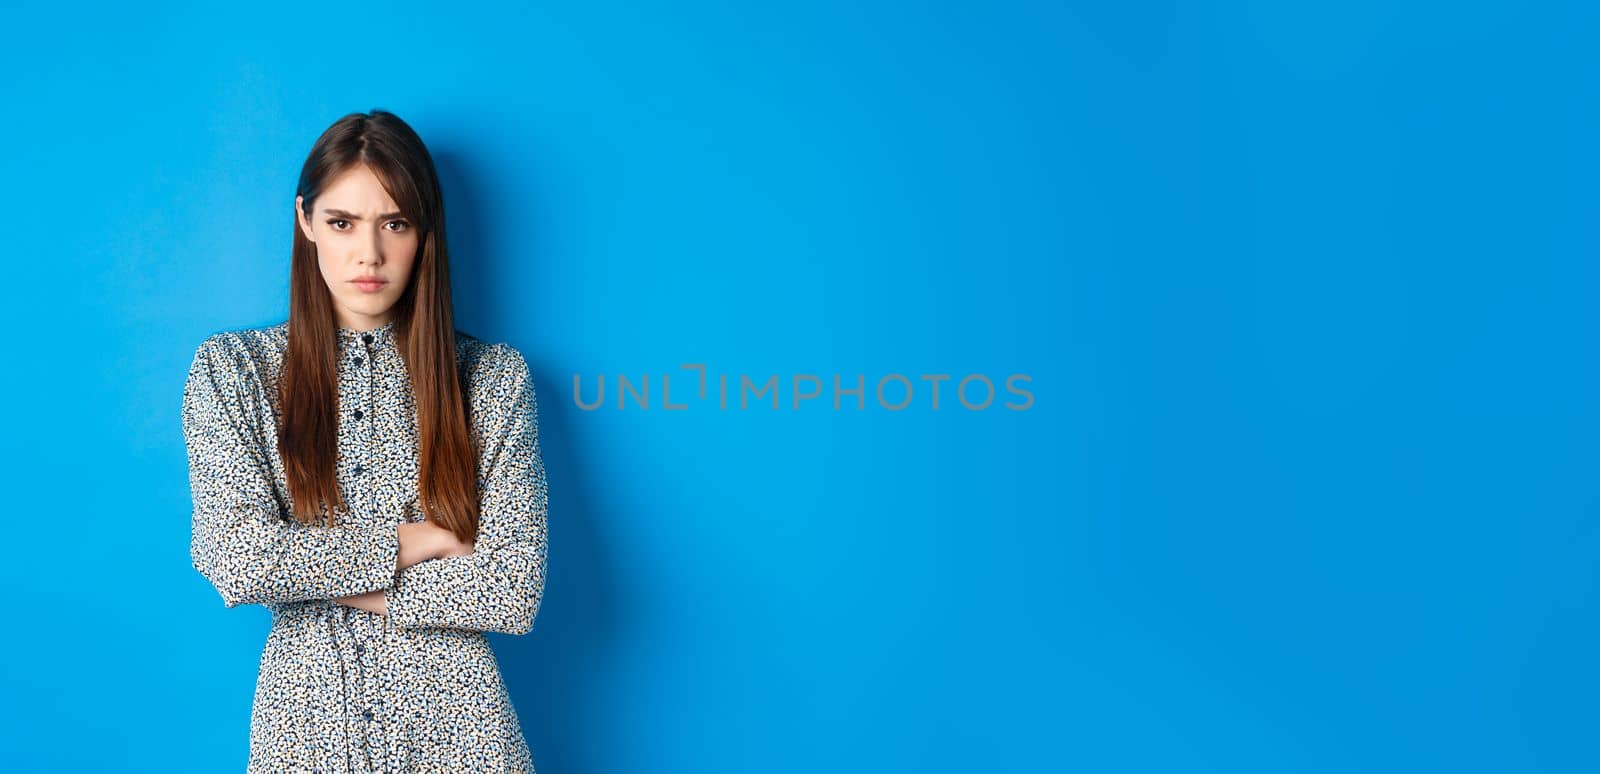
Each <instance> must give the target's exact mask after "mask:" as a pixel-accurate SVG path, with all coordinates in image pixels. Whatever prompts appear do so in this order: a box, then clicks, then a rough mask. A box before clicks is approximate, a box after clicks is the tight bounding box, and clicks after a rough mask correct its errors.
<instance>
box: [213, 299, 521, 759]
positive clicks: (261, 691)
mask: <svg viewBox="0 0 1600 774" xmlns="http://www.w3.org/2000/svg"><path fill="white" fill-rule="evenodd" d="M337 336H338V362H339V387H338V389H339V409H338V423H339V427H338V443H339V453H338V463H337V465H338V471H337V476H338V481H339V486H340V488H341V489H342V491H343V494H344V496H345V498H346V501H347V502H348V503H349V505H350V508H351V512H350V513H349V514H340V518H341V519H342V520H343V521H342V523H340V524H338V525H336V526H334V527H331V528H328V527H320V526H306V525H302V524H300V523H299V522H298V521H295V520H294V519H292V518H290V517H289V513H290V507H291V505H290V503H291V500H290V497H289V489H288V483H287V479H286V478H285V474H284V470H283V465H282V461H281V459H280V458H279V454H278V444H277V434H278V415H279V411H280V407H279V405H278V401H277V399H276V396H275V387H276V384H277V378H278V374H279V373H280V369H281V365H282V362H283V352H284V350H285V348H286V347H287V344H288V323H287V321H285V322H282V323H278V324H276V325H272V326H268V327H264V328H250V329H243V330H236V331H224V332H220V333H216V334H213V335H211V336H209V337H208V338H206V339H205V341H204V342H202V343H201V344H200V346H199V348H198V349H197V350H196V352H195V356H194V361H193V365H192V366H191V368H190V371H189V376H188V380H187V383H186V385H185V387H184V394H183V411H182V416H183V432H184V438H185V443H186V445H187V447H188V454H189V483H190V488H191V492H192V495H193V499H194V512H193V522H192V527H193V532H192V535H193V539H192V542H191V546H190V548H191V551H190V553H191V557H192V559H193V562H194V567H195V569H197V570H199V571H200V573H201V574H202V575H204V576H205V578H206V579H207V580H208V581H210V583H211V584H212V585H213V586H214V587H215V588H216V590H217V591H218V592H219V593H220V594H221V596H222V601H223V603H224V604H225V605H226V606H228V607H234V606H237V605H245V604H260V605H264V606H265V607H267V608H268V609H269V610H271V611H272V629H271V631H270V633H269V634H268V636H267V639H266V643H265V647H264V648H263V650H262V653H261V660H260V670H259V673H258V676H257V681H256V690H255V698H254V703H253V705H252V710H251V716H250V737H249V738H250V752H249V759H248V762H247V771H250V772H268V771H271V772H426V771H476V772H489V771H494V772H506V771H517V772H532V771H533V770H534V768H533V762H532V759H531V755H530V752H529V749H528V745H527V743H526V742H525V741H524V738H523V735H522V729H521V726H520V724H519V722H518V718H517V713H516V710H515V709H514V708H513V707H512V704H511V699H510V696H509V694H508V693H507V692H506V687H505V683H504V681H503V680H502V679H501V674H500V669H499V664H498V662H497V661H496V658H495V655H494V653H493V651H491V649H490V647H489V643H488V641H487V639H486V638H485V636H484V633H485V632H490V631H494V632H503V633H507V634H524V633H526V632H528V631H529V630H530V628H531V627H532V625H533V619H534V616H535V614H536V613H537V612H538V609H539V603H540V600H541V598H542V596H543V592H544V580H545V558H546V552H547V549H546V529H545V520H546V504H547V491H546V484H545V475H544V464H543V462H542V460H541V458H540V454H539V436H538V407H537V402H536V399H535V396H534V387H533V382H532V380H531V379H530V377H529V373H528V366H527V363H526V361H525V360H524V359H523V357H522V355H521V353H519V352H518V351H517V350H516V349H514V348H513V347H511V346H510V345H508V344H504V343H496V344H488V343H485V342H483V341H480V340H479V339H477V338H474V337H472V336H469V335H467V334H464V333H461V332H459V331H458V332H457V333H456V350H457V353H456V354H457V357H456V359H457V364H458V367H459V368H460V369H461V372H462V373H463V374H464V375H466V377H467V378H466V382H465V384H466V386H467V399H468V406H469V422H470V425H471V433H472V437H473V441H474V443H475V444H476V445H477V448H478V449H479V450H480V451H479V456H478V490H479V496H480V500H479V502H480V524H479V529H478V536H477V540H476V543H475V545H474V551H473V553H472V554H470V555H467V556H457V557H443V558H439V559H431V560H428V561H424V562H421V563H418V564H416V565H413V566H411V567H408V568H406V569H405V570H403V571H400V572H396V571H395V566H396V560H397V554H398V551H399V541H398V537H397V532H396V526H397V525H399V524H400V523H401V522H402V521H421V520H422V518H423V516H422V512H421V510H420V508H419V506H418V504H417V469H418V453H417V449H418V444H417V429H416V419H415V404H414V402H413V400H412V395H411V381H410V377H409V375H408V374H407V373H406V370H405V365H404V361H402V360H401V357H400V352H399V350H398V349H397V348H396V341H395V339H394V323H392V322H391V323H388V324H386V325H384V326H382V327H380V328H377V329H374V330H372V331H367V332H365V333H362V332H358V331H354V330H351V329H348V328H340V329H339V330H338V333H337ZM377 589H384V590H385V592H384V593H385V596H386V599H387V604H388V615H380V614H376V613H369V612H367V611H365V610H360V609H358V608H353V607H349V606H347V605H341V604H338V603H336V602H334V601H332V598H333V597H339V596H347V595H353V594H360V593H364V592H369V591H374V590H377Z"/></svg>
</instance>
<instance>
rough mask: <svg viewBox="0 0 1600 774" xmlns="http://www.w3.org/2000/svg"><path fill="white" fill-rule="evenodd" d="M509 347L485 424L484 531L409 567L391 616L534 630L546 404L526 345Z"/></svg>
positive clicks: (413, 623)
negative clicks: (464, 547) (464, 550)
mask: <svg viewBox="0 0 1600 774" xmlns="http://www.w3.org/2000/svg"><path fill="white" fill-rule="evenodd" d="M500 346H501V347H502V354H501V357H500V366H499V368H498V369H497V373H496V375H495V376H494V377H493V378H494V383H493V384H492V385H490V389H492V390H493V392H492V393H491V398H490V400H489V401H488V408H487V409H486V410H487V411H488V412H489V413H488V415H487V420H486V424H485V427H484V431H483V432H484V436H483V439H484V440H483V447H484V448H483V450H482V454H481V458H480V462H481V464H480V466H479V482H478V488H479V500H478V503H479V506H478V511H479V514H478V534H477V537H476V539H475V542H474V543H473V551H472V553H470V554H467V555H465V556H445V557H439V558H436V559H428V560H425V561H422V562H418V563H416V564H414V565H411V566H410V567H407V568H405V569H404V570H403V571H401V573H400V577H399V581H398V582H397V583H396V584H395V586H394V588H391V589H389V590H388V591H387V592H385V602H386V604H387V605H388V616H389V621H390V623H391V624H393V625H395V626H400V627H406V628H410V627H445V628H455V629H471V630H476V631H492V632H501V633H504V634H527V633H528V631H529V630H530V629H532V628H533V618H534V616H535V615H536V614H537V613H538V611H539V602H540V600H541V598H542V597H543V595H544V580H545V557H546V555H547V553H548V550H547V547H546V542H545V541H546V528H545V521H546V518H545V517H546V511H547V503H548V490H547V488H546V484H545V475H544V462H543V460H542V459H541V457H540V454H539V424H538V423H539V409H538V402H537V398H536V397H535V395H534V387H533V380H532V379H531V378H530V377H529V375H528V364H527V362H526V361H525V360H524V359H523V357H522V355H521V353H519V352H517V351H516V350H515V349H514V348H512V347H510V346H509V345H505V344H501V345H500Z"/></svg>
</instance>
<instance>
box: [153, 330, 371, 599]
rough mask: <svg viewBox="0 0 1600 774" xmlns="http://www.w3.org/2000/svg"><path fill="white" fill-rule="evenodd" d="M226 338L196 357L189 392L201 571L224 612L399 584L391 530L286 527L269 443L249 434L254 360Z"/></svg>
mask: <svg viewBox="0 0 1600 774" xmlns="http://www.w3.org/2000/svg"><path fill="white" fill-rule="evenodd" d="M224 336H225V334H216V335H213V336H211V337H209V338H207V339H206V340H205V341H204V342H202V343H201V344H200V346H199V348H198V349H196V350H195V355H194V362H193V364H192V365H191V366H190V368H189V377H188V381H187V382H186V383H185V385H184V389H183V411H182V416H183V436H184V443H185V445H186V446H187V448H188V454H189V489H190V494H191V496H192V498H193V502H194V512H193V518H192V521H191V527H192V535H191V539H190V544H189V554H190V558H191V560H192V561H193V563H194V567H195V569H196V570H199V571H200V574H201V575H204V576H205V578H206V580H208V581H210V582H211V585H213V586H214V587H216V589H217V591H218V593H220V594H221V595H222V601H223V604H224V605H225V606H227V607H236V606H238V605H246V604H256V603H266V602H298V601H303V600H312V599H328V598H331V597H338V596H349V595H353V594H361V593H364V592H368V591H375V590H377V589H380V588H384V587H387V586H390V585H391V584H393V582H394V578H395V567H396V563H397V559H398V554H399V551H400V540H399V533H398V531H397V530H396V529H395V526H394V525H393V524H389V525H382V524H378V525H373V526H370V527H344V526H338V525H336V526H333V527H320V526H309V525H305V524H301V523H299V522H297V521H293V520H291V519H287V518H285V516H286V514H285V513H284V512H283V508H282V506H281V505H280V504H279V500H278V498H277V497H276V496H274V493H273V487H272V480H273V479H272V473H271V470H272V468H271V467H270V465H269V464H268V459H267V456H266V455H267V452H266V450H265V449H264V446H265V444H264V443H263V442H262V441H261V440H259V438H260V437H259V435H258V434H256V433H254V432H252V429H253V428H254V427H255V423H254V422H252V421H251V416H252V413H251V409H250V408H249V407H250V405H251V404H250V403H249V402H247V399H246V397H245V396H246V395H248V394H249V392H250V391H249V390H247V389H246V388H245V385H246V384H247V379H248V375H249V374H250V373H252V371H251V370H250V369H251V366H250V364H249V362H248V353H246V352H243V351H242V350H241V349H240V348H239V346H238V345H237V344H236V343H230V342H228V341H227V340H226V339H225V338H223V337H224Z"/></svg>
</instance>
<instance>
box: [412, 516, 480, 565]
mask: <svg viewBox="0 0 1600 774" xmlns="http://www.w3.org/2000/svg"><path fill="white" fill-rule="evenodd" d="M397 529H399V530H400V557H399V560H398V562H399V565H400V566H399V569H401V570H403V569H405V568H407V567H410V566H411V565H413V564H416V563H418V562H424V561H427V560H429V559H438V558H441V557H446V556H466V555H467V554H470V553H472V546H473V544H472V543H471V542H470V541H469V542H462V541H461V540H459V539H457V538H456V535H455V533H454V532H451V531H450V530H447V529H445V528H444V527H441V526H439V525H437V524H434V523H433V522H431V521H418V522H406V523H404V524H401V525H399V526H398V527H397Z"/></svg>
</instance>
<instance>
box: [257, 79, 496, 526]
mask: <svg viewBox="0 0 1600 774" xmlns="http://www.w3.org/2000/svg"><path fill="white" fill-rule="evenodd" d="M361 164H365V165H366V166H368V167H370V168H371V169H372V171H373V173H374V174H375V175H377V177H378V180H379V181H380V182H382V183H383V187H384V189H386V190H387V191H388V192H389V195H390V196H391V197H393V199H394V200H395V203H396V204H398V205H399V208H400V211H401V212H402V213H403V214H404V216H405V217H406V218H408V219H410V220H411V221H412V222H413V223H414V224H416V228H417V229H418V233H419V237H420V238H419V240H418V247H417V256H416V260H415V261H413V263H412V268H411V277H410V279H409V280H408V281H407V282H406V289H405V292H404V293H402V294H401V296H400V298H399V300H397V301H395V317H394V340H395V344H396V346H397V347H398V348H399V352H400V356H401V358H402V359H403V360H404V361H405V365H406V371H407V373H409V374H410V377H411V387H412V395H413V396H414V398H415V405H416V410H417V416H416V419H417V443H418V454H419V457H420V458H419V460H418V482H417V486H418V499H419V501H420V502H419V505H420V506H421V508H422V511H423V513H424V514H425V515H426V516H427V518H428V520H429V521H432V522H434V523H435V524H438V525H439V526H441V527H444V528H446V529H448V530H450V531H451V532H453V533H455V535H456V537H457V538H459V539H461V540H463V541H468V540H471V539H472V538H473V537H474V536H475V535H476V534H477V529H478V497H477V479H476V471H477V467H476V460H477V453H476V450H475V449H474V447H473V444H472V438H471V434H470V433H469V431H468V425H467V406H466V401H465V390H464V388H463V386H462V383H461V375H460V373H459V371H458V370H457V368H456V342H455V322H454V315H453V313H452V311H451V304H450V260H449V250H448V249H447V248H446V245H445V231H444V197H443V195H442V193H441V191H440V187H439V178H438V174H437V173H436V172H435V171H434V167H433V158H432V157H431V156H430V155H429V154H428V149H427V148H426V147H425V146H424V145H423V144H422V138H420V137H418V136H417V133H416V132H415V131H412V129H411V127H410V126H408V125H407V124H406V123H405V122H404V121H402V120H400V118H399V117H398V116H396V115H394V114H393V113H389V112H387V111H383V110H373V111H371V112H369V113H351V114H349V115H346V116H344V117H343V118H340V119H339V120H338V121H336V122H334V124H333V125H332V126H330V127H328V129H327V130H326V131H324V132H323V133H322V136H321V137H318V138H317V141H316V144H315V145H313V146H312V148H311V153H310V154H309V155H307V156H306V161H305V164H304V166H302V167H301V169H300V181H299V183H298V184H297V185H296V193H298V194H299V195H300V196H301V197H303V199H302V200H301V201H302V207H303V209H304V212H305V214H306V217H307V218H310V217H311V213H312V212H313V211H314V207H313V202H315V201H316V199H317V196H318V195H319V194H320V193H321V192H322V190H323V189H324V188H325V187H326V186H327V185H328V183H330V182H331V181H332V180H333V179H334V178H336V177H337V176H339V175H340V174H342V173H343V172H345V171H346V170H348V169H350V168H352V167H355V166H357V165H361ZM298 215H299V213H296V216H297V217H298ZM316 249H317V246H316V243H315V242H312V241H311V240H309V239H307V238H306V236H305V234H304V233H303V232H302V231H301V230H300V224H299V223H298V222H296V223H295V224H294V248H293V254H292V258H291V261H290V266H289V348H288V350H287V351H286V352H285V353H284V357H283V372H282V377H281V378H280V380H279V383H278V398H279V400H280V402H281V404H282V406H283V424H282V426H281V427H280V428H279V434H278V440H279V448H280V451H281V453H282V455H283V467H284V471H285V473H286V475H287V477H288V483H289V493H290V496H291V497H292V498H293V500H294V514H295V518H296V519H298V520H299V521H301V522H302V523H305V524H315V523H322V524H325V525H327V526H332V525H333V524H334V521H335V519H334V510H339V509H342V510H344V511H346V512H348V509H349V506H348V504H347V503H346V502H345V501H344V498H343V497H342V496H341V495H340V493H339V486H338V480H337V478H336V477H335V468H334V461H335V457H336V456H337V453H338V435H337V433H338V413H337V412H338V399H339V390H338V386H339V377H338V374H339V372H338V364H337V362H336V358H337V352H336V349H335V344H336V339H337V331H336V329H337V327H338V322H337V318H336V317H335V314H334V309H333V300H332V298H331V294H330V292H329V290H328V286H327V283H326V282H325V281H324V280H323V278H322V273H321V271H320V270H319V269H318V267H317V252H316ZM330 503H331V504H333V505H332V506H331V507H330V506H329V504H330Z"/></svg>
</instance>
